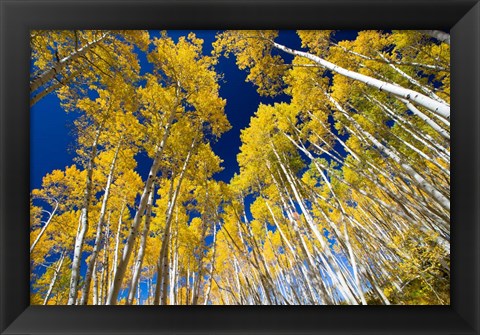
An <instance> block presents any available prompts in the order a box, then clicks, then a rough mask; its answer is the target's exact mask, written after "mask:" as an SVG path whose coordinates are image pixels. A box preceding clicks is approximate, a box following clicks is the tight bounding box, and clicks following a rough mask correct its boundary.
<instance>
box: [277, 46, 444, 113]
mask: <svg viewBox="0 0 480 335" xmlns="http://www.w3.org/2000/svg"><path fill="white" fill-rule="evenodd" d="M272 43H273V46H274V47H275V48H277V49H279V50H282V51H284V52H286V53H289V54H291V55H295V56H300V57H305V58H307V59H310V60H311V61H313V62H315V63H317V64H319V65H320V66H322V67H324V68H326V69H328V70H330V71H333V72H336V73H338V74H341V75H343V76H345V77H347V78H350V79H353V80H358V81H360V82H362V83H364V84H366V85H368V86H371V87H374V88H376V89H378V90H380V91H385V92H388V93H390V94H393V95H394V96H396V97H399V98H402V99H406V100H411V101H413V102H415V103H417V104H419V105H421V106H423V107H425V108H426V109H428V110H429V111H431V112H432V113H434V114H438V115H440V116H442V117H444V118H447V119H449V118H450V107H449V106H448V105H445V104H443V103H440V102H438V101H436V100H434V99H431V98H429V97H427V96H425V95H423V94H421V93H418V92H415V91H412V90H409V89H406V88H403V87H400V86H397V85H394V84H390V83H387V82H384V81H381V80H378V79H375V78H372V77H369V76H366V75H363V74H360V73H357V72H354V71H350V70H347V69H344V68H342V67H340V66H338V65H336V64H333V63H330V62H329V61H327V60H325V59H323V58H320V57H318V56H315V55H313V54H310V53H308V52H303V51H298V50H293V49H290V48H288V47H286V46H284V45H281V44H278V43H275V42H272Z"/></svg>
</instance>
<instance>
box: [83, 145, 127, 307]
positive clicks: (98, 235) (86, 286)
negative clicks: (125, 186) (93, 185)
mask: <svg viewBox="0 0 480 335" xmlns="http://www.w3.org/2000/svg"><path fill="white" fill-rule="evenodd" d="M121 146H122V140H120V142H119V143H118V145H117V148H116V150H115V154H114V156H113V160H112V163H111V164H110V171H109V172H108V177H107V184H106V185H105V193H104V194H103V201H102V207H101V209H100V217H99V218H98V223H97V231H96V235H95V243H94V246H93V251H92V253H91V255H90V258H89V260H88V264H87V272H86V274H85V283H84V286H83V290H82V298H81V299H80V305H86V304H87V302H88V295H89V292H90V282H91V280H92V271H93V267H94V265H95V262H96V261H97V254H98V251H99V248H100V243H101V241H102V229H103V222H104V218H105V213H106V212H107V205H108V199H109V196H110V187H111V185H112V182H113V175H114V173H115V166H116V163H117V157H118V153H119V151H120V148H121Z"/></svg>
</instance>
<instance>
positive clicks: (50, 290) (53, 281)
mask: <svg viewBox="0 0 480 335" xmlns="http://www.w3.org/2000/svg"><path fill="white" fill-rule="evenodd" d="M66 254H67V253H66V252H65V251H63V252H62V255H61V256H60V259H59V260H58V265H57V267H56V269H55V270H54V274H53V278H52V281H51V282H50V285H49V286H48V291H47V294H46V295H45V299H43V305H44V306H45V305H46V304H47V303H48V301H49V300H50V296H51V295H52V291H53V288H54V287H55V283H56V282H57V278H58V274H59V273H60V270H61V268H62V264H63V261H64V260H65V255H66Z"/></svg>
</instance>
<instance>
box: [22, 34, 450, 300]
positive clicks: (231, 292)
mask: <svg viewBox="0 0 480 335" xmlns="http://www.w3.org/2000/svg"><path fill="white" fill-rule="evenodd" d="M281 33H282V31H272V30H268V31H267V30H251V31H247V30H238V31H228V30H227V31H211V34H213V35H212V36H213V39H212V40H213V43H210V44H209V45H206V44H205V42H204V40H203V39H202V38H199V37H198V36H197V35H198V33H197V34H196V33H195V32H185V34H183V35H182V36H178V34H177V35H175V37H171V36H170V35H171V34H170V31H162V32H159V31H157V33H156V34H153V33H152V32H150V31H145V30H132V31H122V30H115V31H105V30H65V31H55V30H35V31H31V32H30V43H31V52H32V53H31V74H30V106H31V108H34V107H35V106H36V105H37V106H38V105H39V104H40V103H41V101H42V100H44V99H47V98H48V97H49V96H55V99H57V100H55V101H58V104H59V106H60V107H59V108H61V109H62V113H65V114H67V115H70V118H69V120H73V121H72V122H71V125H70V131H71V133H72V138H73V139H74V140H73V141H72V143H70V149H69V150H71V151H72V152H73V155H74V160H73V163H72V164H70V165H68V166H59V167H58V168H57V169H54V170H52V171H50V172H48V173H47V174H45V175H43V179H41V186H40V187H37V188H32V189H31V194H30V269H31V277H30V289H31V296H30V302H31V304H32V305H449V304H450V36H449V34H448V33H447V32H445V31H439V30H416V31H414V30H409V31H406V30H405V31H402V30H401V31H395V30H393V31H390V30H383V31H374V30H368V31H367V30H365V31H358V32H355V34H354V35H352V36H353V38H346V39H341V38H338V36H340V35H339V32H338V31H335V30H318V31H314V30H312V31H306V30H299V31H296V32H292V33H293V36H294V37H295V38H297V39H298V41H299V42H298V45H295V46H293V45H288V44H282V43H281V41H280V38H279V36H281ZM207 47H208V48H207ZM206 49H207V50H208V52H206V51H205V50H206ZM225 59H232V60H233V63H232V64H235V69H236V71H241V73H242V80H241V81H242V83H241V84H243V85H249V86H251V87H252V89H254V90H255V94H256V96H258V101H259V102H258V104H256V108H255V110H256V111H255V112H252V116H251V117H249V120H248V126H247V127H245V128H243V129H242V130H241V131H240V135H239V136H240V139H239V140H240V143H241V144H240V147H239V153H238V155H236V160H237V164H238V171H239V172H238V173H234V174H233V177H232V178H231V179H230V180H229V181H228V182H225V181H222V180H219V179H218V178H216V174H218V173H220V172H221V171H222V170H223V169H224V168H225V166H224V165H222V164H223V160H222V158H221V157H220V156H219V155H218V154H217V153H216V152H215V151H214V150H213V146H214V145H215V146H216V145H220V144H221V145H225V146H227V147H228V145H229V143H223V142H222V135H224V134H225V133H227V132H228V131H229V130H230V129H231V128H232V124H231V123H230V120H229V117H228V115H227V114H226V112H225V110H226V108H227V106H229V100H228V99H225V98H224V97H222V95H221V94H220V91H221V87H222V85H235V83H231V82H226V80H225V78H224V76H223V73H222V72H221V71H220V70H219V68H220V67H219V64H220V63H221V62H223V61H225ZM146 65H148V71H145V66H146ZM142 67H143V68H142ZM278 96H282V97H283V100H282V101H281V102H277V100H275V99H276V97H278ZM285 97H286V98H285ZM240 98H241V97H240ZM265 98H269V99H270V100H268V101H272V103H260V99H265ZM262 101H265V100H262ZM38 113H39V115H41V113H46V112H44V111H41V110H40V111H38ZM65 150H66V149H65ZM232 150H238V148H236V149H233V148H232ZM40 154H41V153H40ZM139 157H142V158H141V159H140V158H139ZM44 159H47V160H48V159H49V158H48V157H45V158H44ZM140 164H142V165H145V164H146V165H148V166H146V167H145V166H143V168H144V169H146V171H148V173H147V174H145V175H143V176H142V174H141V173H140V172H139V165H140ZM32 169H35V166H33V167H32Z"/></svg>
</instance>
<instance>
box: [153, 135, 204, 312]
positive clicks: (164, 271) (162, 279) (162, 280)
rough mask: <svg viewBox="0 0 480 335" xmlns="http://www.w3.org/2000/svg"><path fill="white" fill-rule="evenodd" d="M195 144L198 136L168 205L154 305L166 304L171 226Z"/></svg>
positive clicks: (191, 147) (193, 142)
mask: <svg viewBox="0 0 480 335" xmlns="http://www.w3.org/2000/svg"><path fill="white" fill-rule="evenodd" d="M195 145H196V138H195V139H194V140H193V141H192V144H191V146H190V150H189V151H188V154H187V157H186V158H185V162H184V163H183V167H182V170H181V171H180V174H179V176H178V183H177V187H176V188H175V191H174V192H173V194H172V197H171V199H170V200H169V204H168V207H167V213H166V220H165V232H164V234H163V239H162V247H161V249H160V256H159V261H158V265H159V267H158V270H159V272H158V277H157V285H156V288H155V300H154V302H153V303H154V305H158V304H160V303H161V304H162V305H164V304H165V303H166V282H167V281H168V280H167V279H168V245H169V240H170V226H171V223H172V218H173V211H174V209H175V206H176V204H177V198H178V195H179V193H180V187H181V186H182V182H183V178H184V176H185V172H186V170H187V167H188V163H189V161H190V157H191V156H192V153H193V149H194V147H195ZM172 183H173V179H172ZM172 185H173V184H172ZM161 291H162V292H161ZM160 293H162V299H161V301H160Z"/></svg>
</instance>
